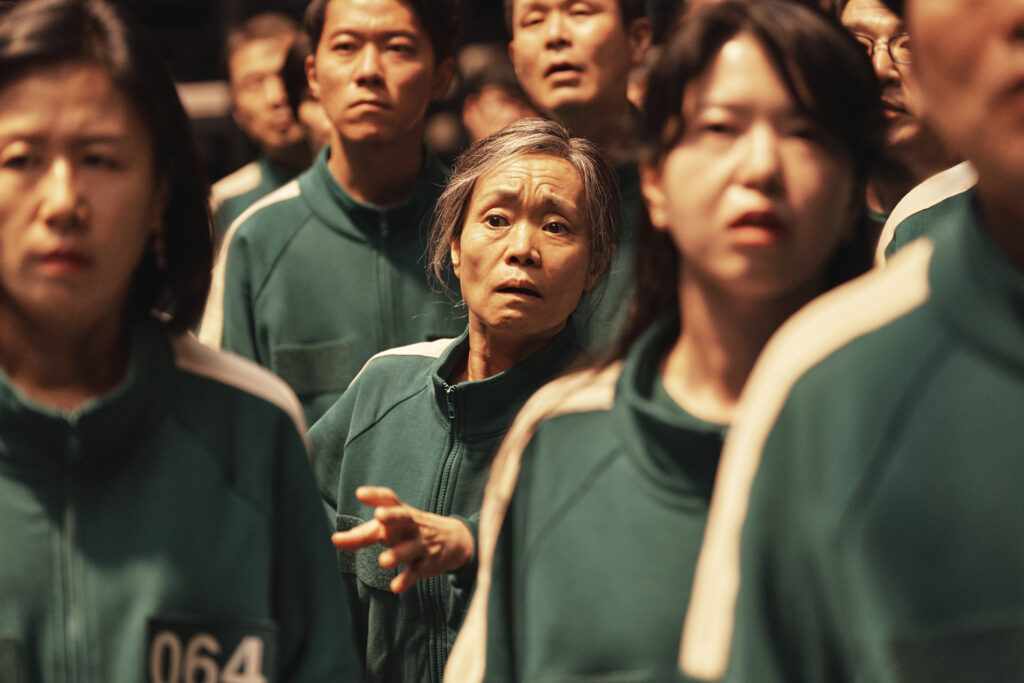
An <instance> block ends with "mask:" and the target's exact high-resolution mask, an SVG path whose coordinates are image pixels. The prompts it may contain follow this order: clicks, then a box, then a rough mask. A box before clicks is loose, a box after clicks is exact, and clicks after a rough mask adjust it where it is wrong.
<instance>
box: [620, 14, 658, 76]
mask: <svg viewBox="0 0 1024 683" xmlns="http://www.w3.org/2000/svg"><path fill="white" fill-rule="evenodd" d="M627 34H628V36H629V60H630V64H631V65H632V66H637V65H639V64H640V63H641V62H643V60H644V55H645V54H647V48H649V47H650V46H651V42H652V41H653V40H654V27H653V26H652V25H651V21H650V19H648V18H647V17H639V18H637V19H634V20H633V21H632V23H630V25H629V29H628V30H627Z"/></svg>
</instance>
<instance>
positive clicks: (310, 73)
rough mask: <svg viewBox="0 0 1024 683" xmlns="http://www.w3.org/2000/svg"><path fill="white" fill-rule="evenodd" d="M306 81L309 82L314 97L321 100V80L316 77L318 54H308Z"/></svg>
mask: <svg viewBox="0 0 1024 683" xmlns="http://www.w3.org/2000/svg"><path fill="white" fill-rule="evenodd" d="M306 82H307V83H308V84H309V92H310V93H312V95H313V97H315V98H316V99H318V100H320V101H321V102H322V101H323V100H321V99H320V81H318V80H317V77H316V55H315V54H312V55H307V56H306Z"/></svg>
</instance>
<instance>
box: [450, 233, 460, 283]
mask: <svg viewBox="0 0 1024 683" xmlns="http://www.w3.org/2000/svg"><path fill="white" fill-rule="evenodd" d="M461 241H462V240H461V238H460V237H452V241H451V242H450V251H449V254H450V256H451V259H452V272H453V273H455V277H459V265H460V264H461V263H462V245H461V244H460V242H461ZM459 279H461V278H459Z"/></svg>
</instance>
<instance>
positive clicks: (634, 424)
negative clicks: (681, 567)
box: [612, 314, 726, 502]
mask: <svg viewBox="0 0 1024 683" xmlns="http://www.w3.org/2000/svg"><path fill="white" fill-rule="evenodd" d="M678 334H679V316H678V314H671V315H668V316H666V317H665V318H663V319H661V320H659V321H658V322H657V323H655V324H654V325H652V326H651V328H650V329H648V330H647V331H646V332H644V334H643V335H641V336H640V338H639V339H637V341H636V342H634V344H633V346H632V348H631V349H630V350H629V353H628V354H627V355H626V359H625V362H624V363H623V366H622V374H621V375H620V376H619V380H618V382H617V383H616V386H615V403H614V406H613V408H612V413H613V418H614V419H615V420H617V421H618V423H619V425H620V428H621V429H622V430H623V434H624V436H623V440H622V441H623V444H624V445H625V447H626V449H627V450H628V451H629V455H630V457H631V458H632V459H633V460H634V461H635V462H636V463H637V465H638V466H639V468H640V469H641V471H643V472H644V473H645V474H646V475H647V476H648V477H650V479H651V480H652V481H653V482H654V483H656V484H658V485H659V486H661V487H663V488H665V489H668V490H669V491H670V492H671V493H672V494H673V495H672V497H671V499H673V500H679V499H678V496H677V494H680V495H682V496H684V497H687V496H689V497H691V498H692V497H693V496H696V497H698V498H700V499H701V500H702V501H706V500H707V498H708V497H709V496H710V495H711V488H712V485H713V484H714V479H715V472H716V471H717V469H718V456H719V454H720V453H721V449H722V440H723V438H724V436H725V430H726V427H725V425H720V424H714V423H710V422H705V421H703V420H700V419H698V418H696V417H694V416H693V415H690V414H689V413H687V412H686V411H684V410H683V409H682V408H681V407H679V406H677V405H674V404H673V405H671V406H666V405H664V403H663V402H658V401H655V400H654V387H655V380H656V379H657V378H658V376H659V373H660V372H661V369H660V366H661V358H662V357H663V356H664V354H665V353H666V352H667V351H668V349H669V348H670V347H671V345H672V343H673V342H674V341H675V340H676V337H677V336H678ZM709 453H714V454H715V455H714V457H709V455H708V454H709ZM680 502H685V500H683V501H680Z"/></svg>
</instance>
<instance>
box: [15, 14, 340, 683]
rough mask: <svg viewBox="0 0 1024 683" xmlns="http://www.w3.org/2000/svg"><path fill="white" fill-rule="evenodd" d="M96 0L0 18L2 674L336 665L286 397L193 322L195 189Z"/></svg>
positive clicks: (120, 30)
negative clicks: (198, 335)
mask: <svg viewBox="0 0 1024 683" xmlns="http://www.w3.org/2000/svg"><path fill="white" fill-rule="evenodd" d="M200 169H201V167H200V165H199V162H198V157H197V155H196V153H195V149H194V146H193V143H192V133H191V129H190V126H189V123H188V119H187V117H186V115H185V112H184V111H183V109H182V106H181V103H180V102H179V100H178V98H177V94H176V91H175V88H174V84H173V83H172V81H171V79H170V77H169V75H168V73H167V71H166V70H165V68H164V66H163V64H162V62H161V61H160V59H159V57H158V55H156V54H155V52H154V51H153V50H152V47H151V43H150V42H149V41H147V40H146V39H145V38H144V37H143V36H142V35H141V34H140V33H139V32H138V30H137V29H135V28H133V27H132V26H130V25H129V24H128V23H126V21H125V20H124V19H123V18H122V17H121V16H120V15H119V13H118V12H117V11H116V10H115V9H114V8H113V7H112V6H110V5H108V4H106V3H104V2H102V1H101V0H28V1H26V2H22V3H18V4H16V5H14V6H13V7H10V8H8V9H7V10H6V11H5V12H4V13H3V14H0V519H2V520H3V524H0V544H2V545H3V548H4V553H3V559H0V592H2V594H3V596H4V599H3V601H2V603H0V653H2V654H0V680H4V681H8V680H30V681H65V680H89V681H138V680H139V679H140V678H141V677H143V676H145V677H146V678H147V680H153V681H171V680H180V677H181V676H183V677H184V680H192V679H194V678H195V677H196V676H197V675H199V676H202V677H203V679H204V680H210V681H212V680H228V679H229V678H230V677H231V676H234V677H235V678H234V679H233V680H243V679H244V680H298V679H302V680H310V679H311V678H312V677H314V676H318V675H333V676H335V677H336V678H340V677H341V676H343V675H345V672H346V671H349V669H348V667H351V666H352V665H353V664H354V658H352V657H349V658H348V659H347V660H344V659H343V657H344V653H343V651H342V650H340V649H339V644H341V643H344V642H345V637H346V631H347V628H348V626H347V623H346V621H345V619H344V616H343V615H344V614H345V611H344V602H343V596H342V595H341V594H340V592H339V587H338V585H337V580H336V577H335V576H334V573H333V567H332V562H331V555H330V547H329V546H328V545H327V544H326V543H325V542H322V541H321V540H320V534H319V533H318V532H317V530H318V529H321V530H322V529H323V526H322V524H323V521H322V516H321V513H320V512H319V511H318V506H317V505H316V503H315V498H313V497H311V494H313V495H315V494H314V491H315V489H314V485H313V482H312V478H311V476H310V472H309V465H308V462H307V460H306V457H305V452H304V447H303V441H302V436H301V432H302V424H301V416H300V413H299V408H298V404H297V401H296V399H295V398H294V396H293V395H291V394H290V393H289V392H288V391H287V389H286V388H284V386H283V385H281V384H280V382H279V381H277V380H275V379H273V378H272V377H270V376H269V375H267V374H266V373H264V372H262V371H260V370H258V369H256V368H255V367H253V366H251V365H249V364H247V363H242V362H240V361H238V360H237V359H231V358H229V357H228V356H225V355H222V354H219V353H216V352H213V351H209V350H207V349H204V348H203V347H200V346H199V345H198V343H196V342H195V341H194V340H193V339H191V337H190V336H188V334H187V332H186V330H188V329H189V328H190V327H192V326H193V325H195V323H196V322H197V320H198V318H199V315H200V312H201V311H202V306H203V300H204V298H205V295H206V290H207V287H208V285H209V278H210V275H209V273H210V267H211V237H210V215H209V211H208V208H207V203H206V194H207V186H206V184H205V182H204V180H203V179H202V173H201V170H200Z"/></svg>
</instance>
